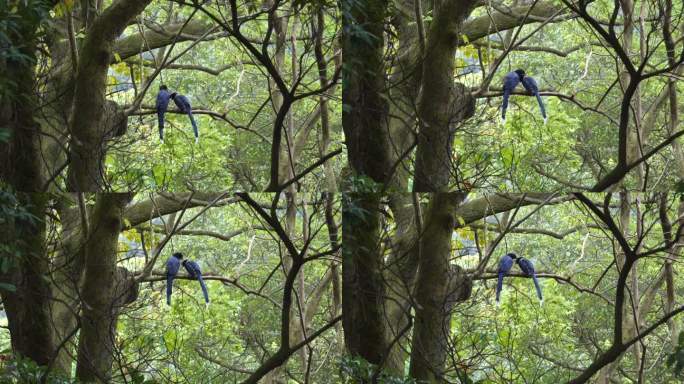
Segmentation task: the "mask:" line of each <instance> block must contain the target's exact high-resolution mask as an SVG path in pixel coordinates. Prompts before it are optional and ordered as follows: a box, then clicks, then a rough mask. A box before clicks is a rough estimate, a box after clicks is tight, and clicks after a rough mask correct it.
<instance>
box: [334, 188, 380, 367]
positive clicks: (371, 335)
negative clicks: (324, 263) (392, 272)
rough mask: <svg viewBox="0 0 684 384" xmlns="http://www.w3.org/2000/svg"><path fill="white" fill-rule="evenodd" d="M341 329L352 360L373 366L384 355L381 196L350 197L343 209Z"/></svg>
mask: <svg viewBox="0 0 684 384" xmlns="http://www.w3.org/2000/svg"><path fill="white" fill-rule="evenodd" d="M342 217H343V225H342V226H343V228H345V230H344V231H343V232H342V326H343V327H344V337H345V345H346V347H347V352H348V353H349V354H351V355H352V356H360V357H362V358H364V359H365V360H367V361H369V362H370V363H373V364H380V363H382V362H383V360H384V357H385V353H386V352H387V348H386V341H385V319H384V316H383V313H384V311H383V300H384V298H385V286H384V282H383V278H382V252H381V249H380V244H379V239H380V229H381V228H380V195H378V194H372V193H367V194H358V193H349V194H346V195H345V200H344V202H343V208H342Z"/></svg>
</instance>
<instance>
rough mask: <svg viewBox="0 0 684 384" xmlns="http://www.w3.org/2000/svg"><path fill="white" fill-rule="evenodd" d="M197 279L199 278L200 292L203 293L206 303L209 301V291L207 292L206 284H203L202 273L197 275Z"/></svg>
mask: <svg viewBox="0 0 684 384" xmlns="http://www.w3.org/2000/svg"><path fill="white" fill-rule="evenodd" d="M197 280H199V283H200V286H201V287H202V293H203V294H204V302H205V303H208V302H209V292H207V285H206V284H204V279H203V278H202V275H198V276H197Z"/></svg>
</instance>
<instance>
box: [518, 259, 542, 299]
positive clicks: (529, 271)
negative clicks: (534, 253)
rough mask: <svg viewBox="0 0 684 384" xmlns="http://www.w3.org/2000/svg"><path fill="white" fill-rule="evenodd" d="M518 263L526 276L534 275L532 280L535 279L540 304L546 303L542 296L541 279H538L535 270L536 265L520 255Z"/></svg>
mask: <svg viewBox="0 0 684 384" xmlns="http://www.w3.org/2000/svg"><path fill="white" fill-rule="evenodd" d="M516 263H518V266H519V267H520V269H521V270H522V272H523V273H524V274H525V275H526V276H530V277H532V280H533V281H534V288H535V289H536V290H537V297H538V298H539V305H542V304H543V303H544V298H543V297H542V291H541V287H539V280H537V274H536V273H535V272H534V265H533V264H532V262H531V261H529V260H527V259H526V258H524V257H519V258H518V259H517V260H516Z"/></svg>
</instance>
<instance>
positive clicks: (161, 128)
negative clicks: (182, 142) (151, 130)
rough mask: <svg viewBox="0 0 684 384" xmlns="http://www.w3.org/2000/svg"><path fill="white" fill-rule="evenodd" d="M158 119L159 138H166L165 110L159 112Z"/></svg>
mask: <svg viewBox="0 0 684 384" xmlns="http://www.w3.org/2000/svg"><path fill="white" fill-rule="evenodd" d="M157 119H158V120H159V138H160V139H162V140H164V112H161V111H159V112H157Z"/></svg>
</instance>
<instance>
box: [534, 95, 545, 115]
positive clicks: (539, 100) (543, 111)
mask: <svg viewBox="0 0 684 384" xmlns="http://www.w3.org/2000/svg"><path fill="white" fill-rule="evenodd" d="M535 96H537V103H539V109H540V110H541V114H542V117H543V118H544V119H546V109H545V108H544V102H543V101H542V98H541V96H539V92H537V94H536V95H535Z"/></svg>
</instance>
